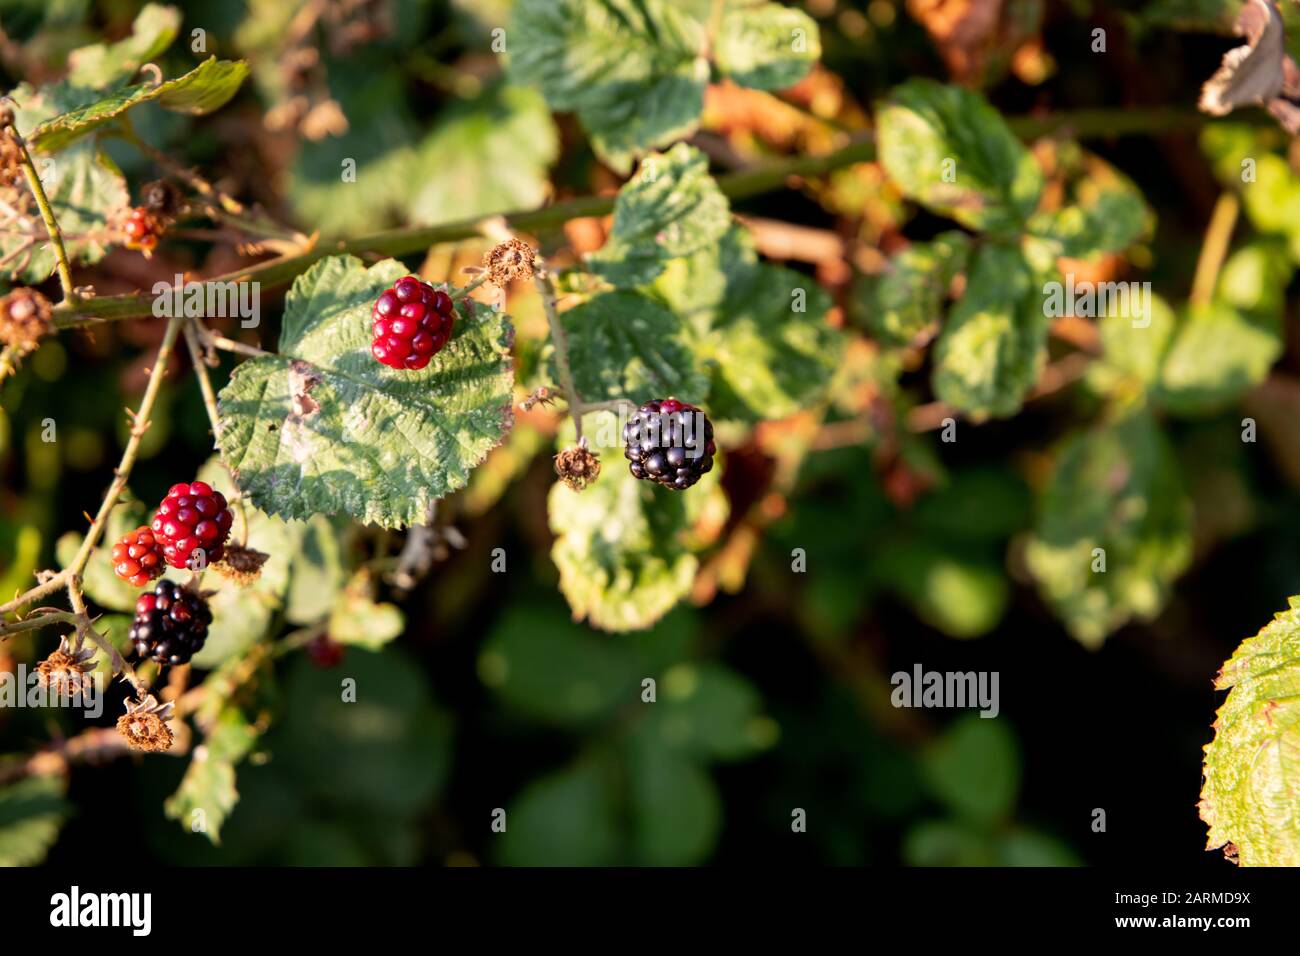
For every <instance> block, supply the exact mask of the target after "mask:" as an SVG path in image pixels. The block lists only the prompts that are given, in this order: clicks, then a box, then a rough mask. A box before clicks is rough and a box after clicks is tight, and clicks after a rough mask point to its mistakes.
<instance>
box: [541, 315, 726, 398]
mask: <svg viewBox="0 0 1300 956" xmlns="http://www.w3.org/2000/svg"><path fill="white" fill-rule="evenodd" d="M560 321H561V324H562V325H563V326H564V332H565V336H566V338H567V339H568V349H569V366H570V368H571V369H572V371H573V380H574V385H575V386H576V387H577V389H578V392H579V394H581V395H582V397H583V399H584V400H586V401H588V402H596V401H608V400H610V399H615V398H628V399H631V400H632V401H634V402H638V403H640V402H645V401H649V400H650V399H652V398H662V397H664V396H666V395H673V396H675V397H677V398H679V399H681V400H682V401H684V402H692V403H698V402H701V401H703V400H704V397H705V396H706V395H707V394H708V389H709V379H708V376H707V374H706V373H705V369H704V367H703V363H702V362H700V360H699V359H698V358H697V356H696V354H695V352H694V351H693V350H692V348H691V346H690V344H689V341H688V336H687V334H686V332H685V330H684V329H683V327H682V323H681V320H680V319H678V318H677V316H676V315H674V314H673V313H672V312H670V311H669V310H668V309H666V308H664V306H663V305H661V304H660V303H659V302H657V301H655V300H654V299H652V298H650V297H648V296H646V295H643V294H641V293H640V292H631V291H619V292H607V293H604V294H601V295H597V296H596V297H595V298H592V299H589V300H587V301H586V302H584V303H582V304H581V305H578V306H576V307H574V308H572V309H570V310H568V311H567V312H565V313H563V315H561V316H560ZM551 366H552V377H557V376H558V370H557V369H556V368H555V358H554V357H552V359H551Z"/></svg>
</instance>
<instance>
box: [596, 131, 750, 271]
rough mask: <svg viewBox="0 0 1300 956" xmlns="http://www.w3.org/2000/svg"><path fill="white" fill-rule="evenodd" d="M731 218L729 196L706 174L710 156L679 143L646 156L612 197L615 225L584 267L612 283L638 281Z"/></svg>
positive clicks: (716, 234) (711, 236) (710, 237)
mask: <svg viewBox="0 0 1300 956" xmlns="http://www.w3.org/2000/svg"><path fill="white" fill-rule="evenodd" d="M730 223H731V211H730V206H729V204H728V202H727V197H726V196H724V195H723V194H722V191H721V190H720V189H718V184H717V183H716V182H714V181H713V177H711V176H710V175H709V161H708V158H707V157H706V156H705V155H704V154H703V153H701V152H700V151H699V150H698V149H696V148H695V147H693V146H687V145H686V144H685V143H678V144H677V145H676V146H674V147H673V148H672V149H670V150H669V151H668V152H667V153H658V154H654V155H651V156H647V157H646V158H645V159H644V160H642V161H641V167H640V169H639V171H638V172H637V174H636V176H634V177H633V178H632V179H631V180H629V181H628V182H627V184H626V185H624V186H623V188H622V189H620V190H619V192H618V198H617V199H616V200H615V201H614V225H613V227H612V228H611V229H610V233H609V238H608V239H607V240H606V242H605V245H604V246H602V247H601V248H600V249H599V250H597V251H596V252H594V253H592V254H591V255H589V256H588V257H587V265H588V267H589V268H590V269H591V270H592V271H593V272H595V273H596V274H597V275H599V276H601V278H603V279H605V280H606V281H608V282H610V283H612V284H614V285H616V286H633V285H641V284H644V283H647V282H650V281H652V280H653V279H654V278H655V276H657V275H659V273H660V272H662V271H663V268H664V263H665V262H667V261H668V260H669V259H677V258H680V257H682V256H689V255H691V254H692V253H695V252H698V251H700V250H701V249H705V248H708V247H709V246H712V245H713V244H714V243H716V242H717V241H718V240H719V239H720V238H721V237H722V235H723V233H725V232H726V231H727V227H728V226H729V225H730Z"/></svg>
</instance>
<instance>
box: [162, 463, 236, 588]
mask: <svg viewBox="0 0 1300 956" xmlns="http://www.w3.org/2000/svg"><path fill="white" fill-rule="evenodd" d="M233 523H234V516H233V515H232V514H231V513H230V509H229V508H227V507H226V496H225V495H223V494H222V493H221V492H219V491H213V490H212V486H211V485H209V484H208V483H207V482H206V481H193V482H190V483H189V484H188V485H187V484H184V483H181V484H179V485H172V487H171V490H170V491H168V492H167V497H166V498H164V499H163V500H162V504H160V505H159V506H158V513H157V514H156V515H154V519H153V522H152V523H151V524H150V528H151V529H152V530H153V535H154V538H155V539H156V540H157V542H158V543H159V544H160V545H162V549H163V557H164V558H165V559H166V561H167V563H168V564H170V565H171V566H172V567H173V568H191V569H192V570H199V569H201V568H204V567H207V565H209V564H213V563H215V562H217V561H220V560H221V556H222V555H223V554H225V550H226V548H225V545H226V538H228V537H229V536H230V526H231V524H233ZM200 550H201V552H202V561H201V562H200V561H196V560H195V554H194V553H195V551H200Z"/></svg>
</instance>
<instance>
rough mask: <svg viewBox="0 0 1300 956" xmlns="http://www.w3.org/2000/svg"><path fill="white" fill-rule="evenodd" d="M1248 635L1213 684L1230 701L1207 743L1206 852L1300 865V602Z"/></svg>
mask: <svg viewBox="0 0 1300 956" xmlns="http://www.w3.org/2000/svg"><path fill="white" fill-rule="evenodd" d="M1290 604H1291V607H1290V608H1289V609H1288V610H1286V611H1282V612H1280V613H1279V614H1277V615H1276V616H1275V617H1274V618H1273V620H1272V621H1271V622H1270V623H1269V624H1268V625H1267V626H1266V627H1264V628H1263V630H1261V631H1260V632H1259V633H1258V634H1256V635H1255V636H1254V637H1251V638H1247V639H1246V640H1245V641H1244V642H1242V644H1241V646H1240V647H1238V648H1237V650H1236V651H1235V652H1234V653H1233V655H1232V657H1231V658H1229V659H1228V661H1227V663H1225V664H1224V665H1223V669H1222V670H1221V671H1220V672H1219V676H1218V679H1217V680H1216V681H1215V684H1214V686H1215V687H1216V688H1218V689H1219V690H1225V689H1226V690H1228V698H1227V700H1225V701H1224V702H1223V706H1222V707H1220V708H1219V711H1218V714H1217V716H1216V719H1215V721H1214V740H1212V741H1211V742H1210V743H1208V744H1206V746H1205V778H1204V781H1203V783H1202V787H1201V802H1200V812H1201V819H1202V820H1204V821H1205V823H1206V824H1207V825H1208V826H1209V835H1208V839H1207V841H1206V849H1210V850H1213V849H1215V848H1216V847H1224V852H1225V853H1226V854H1228V856H1229V857H1230V858H1235V859H1236V860H1237V862H1239V863H1240V864H1241V865H1242V866H1300V598H1295V597H1293V598H1291V601H1290Z"/></svg>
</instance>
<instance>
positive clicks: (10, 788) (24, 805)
mask: <svg viewBox="0 0 1300 956" xmlns="http://www.w3.org/2000/svg"><path fill="white" fill-rule="evenodd" d="M66 791H67V784H66V782H65V781H64V778H63V777H57V776H39V777H28V778H26V779H25V780H19V781H18V782H17V783H11V784H9V785H7V786H4V787H0V866H35V865H36V864H38V863H40V862H41V861H42V860H43V859H45V854H46V853H48V852H49V849H50V847H52V846H53V845H54V841H55V840H57V839H58V838H59V830H60V829H61V828H62V826H63V821H64V819H65V818H66V817H67V815H68V810H69V805H68V804H67V802H66V801H65V800H64V795H65V793H66Z"/></svg>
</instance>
